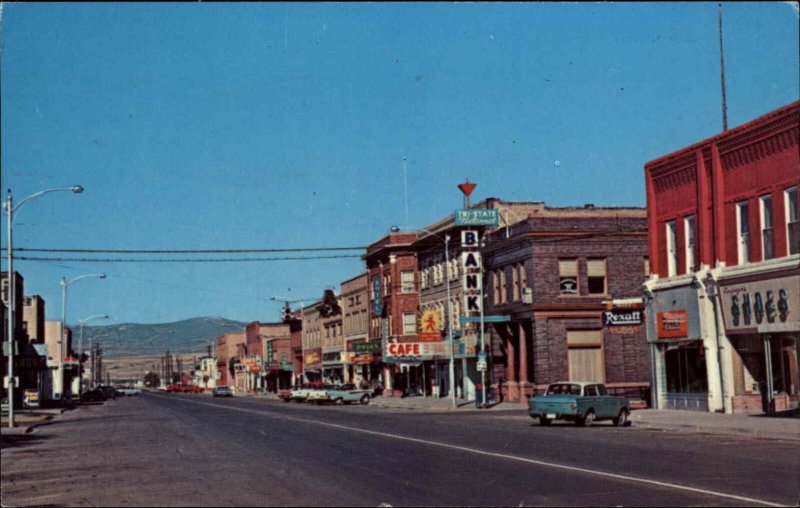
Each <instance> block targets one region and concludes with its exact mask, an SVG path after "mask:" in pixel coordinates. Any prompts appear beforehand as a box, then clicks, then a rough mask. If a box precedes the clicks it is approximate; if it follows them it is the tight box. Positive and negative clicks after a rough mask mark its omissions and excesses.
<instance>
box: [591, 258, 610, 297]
mask: <svg viewBox="0 0 800 508" xmlns="http://www.w3.org/2000/svg"><path fill="white" fill-rule="evenodd" d="M586 271H587V274H588V276H589V277H588V283H589V284H588V286H589V294H590V295H604V294H606V260H605V259H589V260H587V261H586Z"/></svg>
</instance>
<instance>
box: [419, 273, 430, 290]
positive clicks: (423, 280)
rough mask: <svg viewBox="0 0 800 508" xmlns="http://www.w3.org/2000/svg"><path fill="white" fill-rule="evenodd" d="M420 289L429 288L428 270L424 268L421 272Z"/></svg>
mask: <svg viewBox="0 0 800 508" xmlns="http://www.w3.org/2000/svg"><path fill="white" fill-rule="evenodd" d="M419 287H420V289H425V288H426V287H428V269H427V268H423V269H422V270H420V271H419Z"/></svg>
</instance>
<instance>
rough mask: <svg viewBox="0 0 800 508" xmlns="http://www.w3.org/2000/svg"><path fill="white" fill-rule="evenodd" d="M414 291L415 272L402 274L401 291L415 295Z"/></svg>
mask: <svg viewBox="0 0 800 508" xmlns="http://www.w3.org/2000/svg"><path fill="white" fill-rule="evenodd" d="M414 289H415V288H414V272H400V291H402V292H403V293H413V292H414Z"/></svg>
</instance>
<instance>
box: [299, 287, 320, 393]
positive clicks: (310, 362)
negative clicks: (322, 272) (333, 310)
mask: <svg viewBox="0 0 800 508" xmlns="http://www.w3.org/2000/svg"><path fill="white" fill-rule="evenodd" d="M319 304H320V302H314V303H312V304H310V305H307V306H305V307H303V308H302V309H301V312H302V321H303V328H302V336H303V377H305V379H306V381H309V382H321V381H322V335H321V331H320V319H319V309H317V306H318V305H319Z"/></svg>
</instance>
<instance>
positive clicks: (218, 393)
mask: <svg viewBox="0 0 800 508" xmlns="http://www.w3.org/2000/svg"><path fill="white" fill-rule="evenodd" d="M211 393H212V395H214V397H233V390H231V388H230V387H229V386H224V385H222V386H215V387H214V388H213V389H212V390H211Z"/></svg>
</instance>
